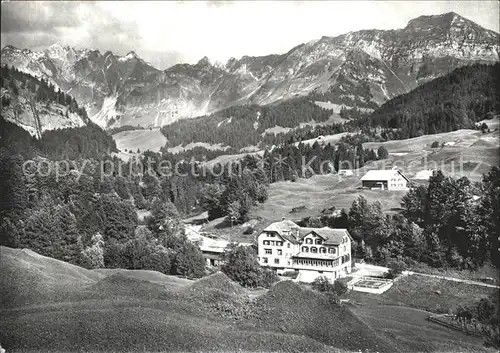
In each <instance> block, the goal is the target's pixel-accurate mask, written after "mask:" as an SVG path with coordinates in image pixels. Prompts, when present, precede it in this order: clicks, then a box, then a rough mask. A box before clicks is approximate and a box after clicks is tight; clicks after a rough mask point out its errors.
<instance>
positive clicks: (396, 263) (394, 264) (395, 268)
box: [386, 260, 406, 279]
mask: <svg viewBox="0 0 500 353" xmlns="http://www.w3.org/2000/svg"><path fill="white" fill-rule="evenodd" d="M387 267H389V272H387V275H386V277H387V278H391V279H392V278H395V277H397V276H398V275H400V274H401V272H403V271H405V270H406V263H405V262H404V261H403V260H392V261H391V262H390V263H389V264H388V266H387Z"/></svg>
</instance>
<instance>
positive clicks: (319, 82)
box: [1, 13, 500, 128]
mask: <svg viewBox="0 0 500 353" xmlns="http://www.w3.org/2000/svg"><path fill="white" fill-rule="evenodd" d="M498 42H499V34H498V33H495V32H493V31H490V30H487V29H485V28H483V27H481V26H479V25H477V24H476V23H474V22H472V21H470V20H468V19H466V18H464V17H462V16H460V15H458V14H456V13H447V14H443V15H436V16H420V17H418V18H415V19H412V20H410V21H409V22H408V24H407V26H406V27H405V28H403V29H397V30H362V31H357V32H349V33H347V34H343V35H340V36H336V37H322V38H320V39H318V40H312V41H310V42H308V43H305V44H300V45H298V46H296V47H295V48H292V49H291V50H290V51H289V52H287V53H285V54H279V55H278V54H272V55H267V56H260V57H251V56H243V57H242V58H240V59H235V58H231V59H229V60H228V62H227V63H226V64H225V65H223V64H220V63H211V62H210V60H209V59H208V58H207V57H204V58H203V59H201V60H200V61H199V62H198V63H197V64H194V65H190V64H177V65H174V66H172V67H170V68H168V69H167V70H164V71H161V70H158V69H156V68H154V67H153V66H151V65H150V64H148V63H147V62H145V61H144V60H142V59H141V58H140V57H139V56H138V55H137V54H136V53H134V52H130V53H128V54H127V55H125V56H117V55H115V54H113V53H112V52H109V51H108V52H106V53H104V54H101V53H100V52H99V51H98V50H90V49H81V50H76V49H74V48H71V47H63V46H61V45H53V46H51V47H50V48H48V49H47V50H46V51H45V52H43V53H39V52H33V51H30V50H28V49H17V48H14V47H12V46H7V47H4V48H3V49H2V53H1V62H2V64H7V65H13V66H15V67H16V68H18V69H19V70H22V71H26V72H29V73H31V74H33V75H35V76H37V77H44V78H46V79H48V80H50V81H51V82H53V83H54V84H55V85H57V86H58V87H60V88H61V90H63V91H65V92H69V93H70V94H71V95H73V96H75V97H76V99H77V101H78V102H79V103H80V104H81V105H83V106H85V107H86V109H87V111H88V115H89V117H90V118H91V119H92V120H93V121H94V122H96V123H97V124H99V125H100V126H101V127H104V128H110V127H117V126H123V125H133V126H136V125H140V126H144V127H148V126H162V125H165V124H169V123H171V122H173V121H175V120H178V119H182V118H190V117H195V116H200V115H206V114H210V113H213V112H215V111H218V110H220V109H223V108H226V107H229V106H233V105H241V104H259V105H267V104H272V103H275V102H279V101H282V100H287V99H291V98H293V97H296V96H299V95H312V96H315V97H316V99H317V100H324V101H331V102H332V103H337V104H343V105H346V106H357V107H365V108H375V107H377V106H379V105H381V104H382V103H383V102H385V101H387V100H389V99H390V98H393V97H395V96H397V95H400V94H402V93H405V92H408V91H409V90H411V89H413V88H415V87H416V86H418V85H419V84H421V83H424V82H427V81H429V80H431V79H433V78H435V77H437V76H441V75H443V74H445V73H447V72H449V71H451V70H453V69H455V68H457V67H460V66H464V65H468V64H470V63H473V62H483V63H493V62H496V61H498V58H499V51H500V50H499V44H498Z"/></svg>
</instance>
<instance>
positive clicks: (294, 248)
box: [257, 232, 351, 281]
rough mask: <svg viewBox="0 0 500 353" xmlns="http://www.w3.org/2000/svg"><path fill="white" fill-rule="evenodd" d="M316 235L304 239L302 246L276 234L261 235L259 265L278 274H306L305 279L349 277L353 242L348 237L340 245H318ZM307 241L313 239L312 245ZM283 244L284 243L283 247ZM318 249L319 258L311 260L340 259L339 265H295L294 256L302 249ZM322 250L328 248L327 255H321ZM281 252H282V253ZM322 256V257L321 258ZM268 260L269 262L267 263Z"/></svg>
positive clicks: (259, 239)
mask: <svg viewBox="0 0 500 353" xmlns="http://www.w3.org/2000/svg"><path fill="white" fill-rule="evenodd" d="M317 238H319V237H315V236H314V235H312V234H311V235H308V236H307V237H305V238H304V239H303V242H302V243H301V244H293V243H291V242H289V241H287V240H285V239H283V238H281V237H280V236H279V235H277V234H276V233H271V232H270V233H267V232H263V233H261V234H260V235H259V237H258V239H257V243H258V257H259V264H260V265H261V266H263V267H269V268H274V269H276V270H277V272H278V273H282V272H284V271H299V273H302V272H304V274H307V275H305V277H304V276H302V277H304V278H315V277H318V276H326V277H327V278H329V279H331V280H332V281H333V280H335V279H337V278H341V277H345V276H347V274H349V273H350V272H351V241H350V238H349V237H348V236H346V237H345V242H344V243H342V244H340V245H324V244H316V239H317ZM306 239H311V240H312V244H311V243H309V244H308V243H307V241H306ZM281 242H282V243H283V244H282V245H281ZM303 246H307V247H309V248H310V247H312V246H314V247H316V248H317V249H318V255H320V256H318V257H317V258H313V259H311V260H327V259H329V260H334V259H338V265H337V266H335V267H330V266H328V267H325V266H315V265H310V264H308V265H306V264H294V263H293V260H292V256H293V255H296V254H298V253H299V252H301V251H302V247H303ZM320 248H326V249H327V253H326V254H324V253H323V254H321V253H319V251H320V250H319V249H320ZM328 249H335V253H333V254H332V253H328ZM266 250H270V252H271V253H267V252H266ZM280 250H281V252H280ZM309 254H311V253H310V252H309ZM321 255H322V256H321ZM325 255H327V256H326V257H325ZM345 255H349V260H348V261H346V262H344V263H342V257H343V256H345ZM266 259H267V261H266ZM276 261H277V262H276Z"/></svg>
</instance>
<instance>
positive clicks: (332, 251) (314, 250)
mask: <svg viewBox="0 0 500 353" xmlns="http://www.w3.org/2000/svg"><path fill="white" fill-rule="evenodd" d="M309 250H310V251H311V252H312V253H318V248H317V247H315V246H311V247H310V248H309V247H308V246H303V247H302V248H301V251H302V252H309ZM326 250H327V249H326V248H323V247H321V248H319V253H320V254H326V253H327V251H326ZM336 252H337V250H336V249H335V248H328V253H329V254H335V253H336Z"/></svg>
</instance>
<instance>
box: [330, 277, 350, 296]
mask: <svg viewBox="0 0 500 353" xmlns="http://www.w3.org/2000/svg"><path fill="white" fill-rule="evenodd" d="M333 288H334V290H335V293H336V294H337V295H338V296H341V295H344V294H346V293H347V290H348V289H347V284H346V283H345V282H344V281H341V280H336V281H335V282H333Z"/></svg>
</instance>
